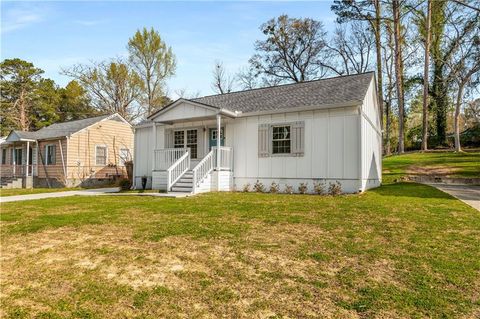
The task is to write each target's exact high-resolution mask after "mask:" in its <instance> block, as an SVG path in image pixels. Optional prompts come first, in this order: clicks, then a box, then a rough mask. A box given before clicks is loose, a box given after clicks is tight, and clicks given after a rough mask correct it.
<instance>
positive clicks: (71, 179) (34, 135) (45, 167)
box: [0, 114, 133, 188]
mask: <svg viewBox="0 0 480 319" xmlns="http://www.w3.org/2000/svg"><path fill="white" fill-rule="evenodd" d="M0 149H1V154H0V156H1V158H0V160H1V162H0V163H1V164H0V168H1V170H0V177H1V184H2V186H1V187H3V188H12V187H72V186H93V185H100V184H105V183H109V182H111V181H112V180H113V179H115V178H118V177H121V176H126V170H125V162H126V161H130V160H132V153H133V128H132V126H131V125H130V124H129V123H128V122H127V121H126V120H125V119H124V118H123V117H121V116H120V115H118V114H112V115H103V116H97V117H93V118H88V119H83V120H76V121H70V122H64V123H56V124H52V125H50V126H47V127H44V128H42V129H40V130H38V131H35V132H25V131H11V132H10V134H9V135H8V136H7V138H6V139H5V141H4V142H3V143H1V144H0Z"/></svg>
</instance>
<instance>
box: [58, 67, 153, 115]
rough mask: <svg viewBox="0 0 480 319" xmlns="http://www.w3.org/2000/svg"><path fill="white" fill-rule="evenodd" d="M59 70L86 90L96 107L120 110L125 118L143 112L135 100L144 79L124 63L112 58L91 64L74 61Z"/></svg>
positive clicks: (118, 111)
mask: <svg viewBox="0 0 480 319" xmlns="http://www.w3.org/2000/svg"><path fill="white" fill-rule="evenodd" d="M62 72H63V74H65V75H67V76H70V77H72V78H74V79H75V80H77V81H78V82H79V83H80V85H82V87H84V88H85V89H86V90H87V92H88V94H89V96H90V98H91V101H92V103H93V104H94V106H95V108H96V109H97V110H99V111H101V112H103V113H115V112H116V113H119V114H120V115H121V116H123V117H124V118H125V119H126V120H127V121H134V120H136V119H138V118H139V117H140V116H141V115H142V110H141V108H140V105H139V103H138V99H139V98H140V96H141V94H142V91H143V88H144V87H143V81H142V79H141V78H140V76H139V75H138V74H137V73H136V72H135V71H134V70H133V69H132V67H131V66H130V65H129V64H128V63H127V62H125V61H123V60H121V59H115V60H112V61H104V62H99V63H92V64H91V65H84V64H77V65H74V66H73V67H71V68H69V69H66V70H63V71H62Z"/></svg>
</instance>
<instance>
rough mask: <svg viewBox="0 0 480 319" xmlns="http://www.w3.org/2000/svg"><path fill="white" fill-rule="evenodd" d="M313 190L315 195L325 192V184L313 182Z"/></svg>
mask: <svg viewBox="0 0 480 319" xmlns="http://www.w3.org/2000/svg"><path fill="white" fill-rule="evenodd" d="M313 191H314V192H315V194H317V195H323V194H325V184H323V183H321V182H313Z"/></svg>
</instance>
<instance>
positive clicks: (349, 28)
mask: <svg viewBox="0 0 480 319" xmlns="http://www.w3.org/2000/svg"><path fill="white" fill-rule="evenodd" d="M370 33H371V32H370V31H369V30H368V26H367V25H366V23H365V22H362V21H353V22H351V23H349V24H348V25H347V24H338V25H337V26H336V28H335V31H334V35H333V39H332V41H331V43H332V44H327V47H328V48H329V50H330V52H331V54H329V56H333V57H335V58H334V59H331V61H330V62H329V63H324V66H325V67H326V68H328V69H329V70H331V71H332V72H334V73H335V74H337V75H345V74H358V73H364V72H366V71H368V70H369V69H370V66H371V62H372V61H371V55H373V49H374V46H375V41H374V39H373V38H372V37H371V35H370Z"/></svg>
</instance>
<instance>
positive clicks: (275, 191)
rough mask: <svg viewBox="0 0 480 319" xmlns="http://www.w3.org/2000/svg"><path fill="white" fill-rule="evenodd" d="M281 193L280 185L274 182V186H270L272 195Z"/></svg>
mask: <svg viewBox="0 0 480 319" xmlns="http://www.w3.org/2000/svg"><path fill="white" fill-rule="evenodd" d="M279 191H280V185H278V184H277V183H275V182H272V185H270V193H273V194H276V193H278V192H279Z"/></svg>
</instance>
